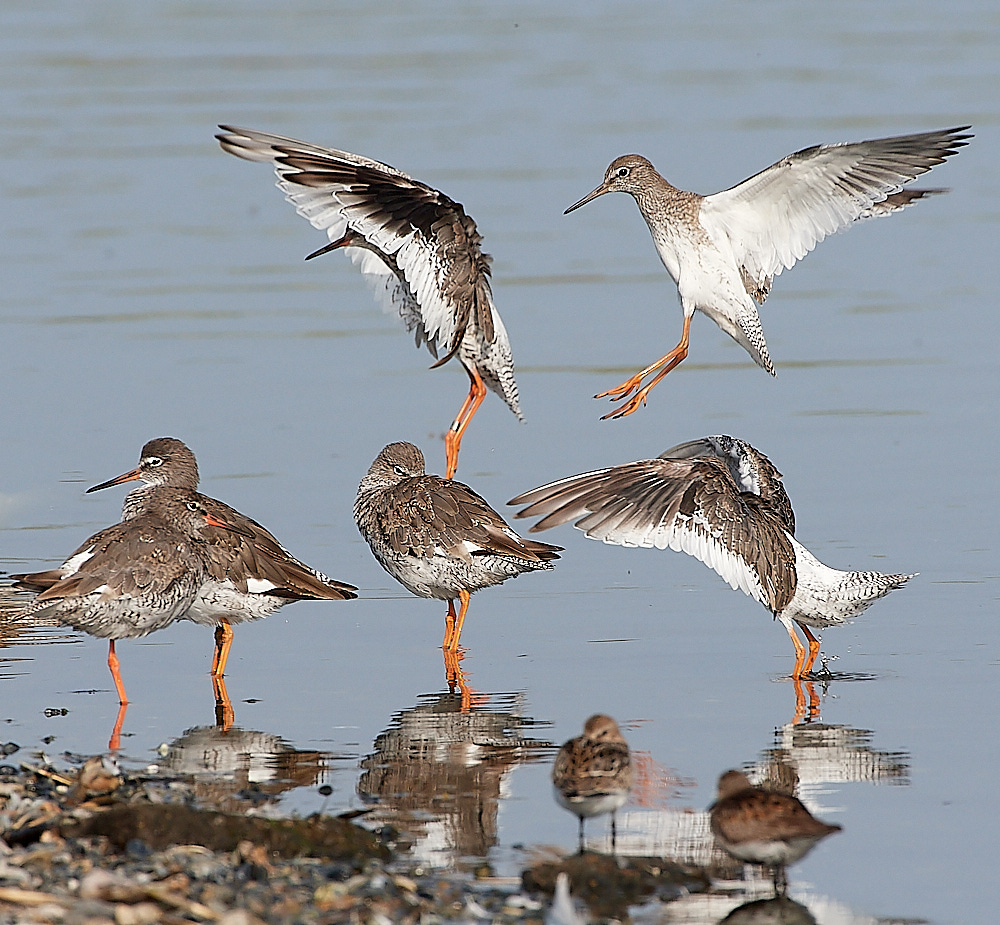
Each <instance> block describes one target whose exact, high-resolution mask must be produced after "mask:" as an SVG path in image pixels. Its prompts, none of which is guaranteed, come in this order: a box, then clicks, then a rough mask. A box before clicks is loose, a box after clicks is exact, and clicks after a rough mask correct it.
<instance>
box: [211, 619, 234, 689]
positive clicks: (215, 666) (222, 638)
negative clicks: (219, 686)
mask: <svg viewBox="0 0 1000 925" xmlns="http://www.w3.org/2000/svg"><path fill="white" fill-rule="evenodd" d="M232 646H233V628H232V627H231V626H230V625H229V624H228V623H226V622H225V621H223V622H222V623H220V624H219V625H218V626H217V627H216V628H215V655H214V656H213V657H212V677H213V678H221V677H222V676H223V675H224V674H225V673H226V661H227V660H228V659H229V650H230V649H231V648H232Z"/></svg>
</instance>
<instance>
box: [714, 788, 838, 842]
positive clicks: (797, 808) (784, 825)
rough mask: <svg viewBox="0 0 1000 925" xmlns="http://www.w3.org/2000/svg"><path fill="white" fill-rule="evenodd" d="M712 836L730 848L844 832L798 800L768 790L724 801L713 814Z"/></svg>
mask: <svg viewBox="0 0 1000 925" xmlns="http://www.w3.org/2000/svg"><path fill="white" fill-rule="evenodd" d="M711 827H712V832H713V833H715V834H716V835H718V836H719V837H720V838H722V839H724V840H725V841H727V842H729V843H730V844H740V843H742V842H747V841H764V840H783V839H793V838H810V837H812V838H816V837H820V836H823V835H827V834H829V833H831V832H837V831H839V830H840V826H839V825H829V824H828V823H825V822H821V821H820V820H819V819H816V818H814V817H813V816H812V814H811V813H810V812H809V810H807V809H806V808H805V807H804V806H803V805H802V803H800V802H799V800H797V799H796V798H795V797H792V796H787V795H785V794H782V793H769V792H768V791H765V790H758V789H752V790H744V791H742V792H741V793H737V794H733V795H732V796H729V797H726V798H725V799H724V800H720V801H719V802H718V803H716V804H715V806H713V807H712V810H711Z"/></svg>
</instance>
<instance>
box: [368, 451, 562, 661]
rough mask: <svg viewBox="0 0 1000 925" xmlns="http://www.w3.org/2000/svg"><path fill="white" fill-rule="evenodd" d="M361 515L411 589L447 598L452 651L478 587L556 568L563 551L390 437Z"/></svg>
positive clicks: (382, 558) (371, 538)
mask: <svg viewBox="0 0 1000 925" xmlns="http://www.w3.org/2000/svg"><path fill="white" fill-rule="evenodd" d="M354 520H355V522H356V523H357V525H358V530H360V531H361V535H362V536H363V537H364V538H365V540H367V542H368V545H369V546H370V547H371V550H372V552H373V553H374V555H375V558H376V559H377V560H378V561H379V564H380V565H381V566H382V568H384V569H385V570H386V571H387V572H388V573H389V574H390V575H392V577H393V578H395V579H396V581H398V582H399V583H400V584H401V585H402V586H403V587H404V588H406V589H407V590H408V591H410V592H412V593H413V594H416V595H417V596H418V597H426V598H434V599H436V600H439V601H447V602H448V613H447V615H446V617H445V635H444V642H443V643H442V648H444V649H445V650H451V651H453V652H454V651H456V650H457V649H458V641H459V638H460V637H461V635H462V625H463V624H464V623H465V616H466V613H467V612H468V609H469V600H470V596H471V595H472V594H473V593H474V592H476V591H478V590H480V589H481V588H489V587H492V586H493V585H498V584H501V583H502V582H504V581H507V579H508V578H515V577H516V576H518V575H520V574H522V573H523V572H531V571H536V570H538V569H550V568H552V567H553V565H552V560H554V559H558V558H559V555H558V553H559V552H560V551H561V550H562V547H561V546H550V545H549V544H548V543H539V542H537V541H535V540H526V539H524V538H523V537H520V536H518V535H517V534H516V533H515V532H514V531H513V530H512V529H511V528H510V527H509V526H508V525H507V523H506V522H505V521H504V519H503V518H502V517H501V516H500V515H499V514H498V513H497V512H496V511H494V510H493V508H491V507H490V506H489V504H488V503H487V502H486V501H485V500H484V499H483V498H482V497H480V496H479V495H478V494H476V492H474V491H473V490H472V489H471V488H469V486H468V485H465V484H463V483H462V482H456V481H453V480H451V479H444V478H441V476H439V475H428V474H427V473H426V472H425V471H424V455H423V453H421V452H420V450H419V449H418V448H417V447H415V446H414V445H413V444H412V443H390V444H389V445H388V446H386V447H384V448H383V449H382V452H381V453H379V454H378V456H377V457H376V458H375V461H374V462H373V463H372V464H371V467H370V468H369V469H368V472H367V473H366V474H365V477H364V478H363V479H362V480H361V484H360V485H359V486H358V494H357V497H356V498H355V500H354ZM456 598H457V599H458V600H459V602H460V608H459V611H458V614H457V615H456V613H455V600H456Z"/></svg>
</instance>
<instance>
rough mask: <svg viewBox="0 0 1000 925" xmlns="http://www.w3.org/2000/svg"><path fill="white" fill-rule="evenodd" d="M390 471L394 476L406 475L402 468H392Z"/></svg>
mask: <svg viewBox="0 0 1000 925" xmlns="http://www.w3.org/2000/svg"><path fill="white" fill-rule="evenodd" d="M392 471H393V472H395V473H396V475H406V470H405V469H404V468H403V467H402V466H393V467H392Z"/></svg>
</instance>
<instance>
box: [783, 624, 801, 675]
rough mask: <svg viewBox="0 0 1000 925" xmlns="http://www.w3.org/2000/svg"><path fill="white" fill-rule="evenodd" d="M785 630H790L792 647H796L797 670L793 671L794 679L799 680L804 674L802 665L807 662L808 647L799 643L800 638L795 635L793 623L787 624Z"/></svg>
mask: <svg viewBox="0 0 1000 925" xmlns="http://www.w3.org/2000/svg"><path fill="white" fill-rule="evenodd" d="M785 629H786V630H788V636H789V638H790V639H791V640H792V645H793V646H795V668H794V669H792V677H793V678H795V679H798V678H801V677H802V674H803V672H802V665H803V663H804V662H805V660H806V647H805V646H804V645H802V643H801V642H799V637H798V636H796V635H795V630H794V629H792V625H791V623H788V624H785Z"/></svg>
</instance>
